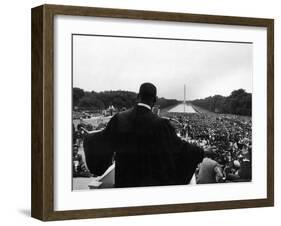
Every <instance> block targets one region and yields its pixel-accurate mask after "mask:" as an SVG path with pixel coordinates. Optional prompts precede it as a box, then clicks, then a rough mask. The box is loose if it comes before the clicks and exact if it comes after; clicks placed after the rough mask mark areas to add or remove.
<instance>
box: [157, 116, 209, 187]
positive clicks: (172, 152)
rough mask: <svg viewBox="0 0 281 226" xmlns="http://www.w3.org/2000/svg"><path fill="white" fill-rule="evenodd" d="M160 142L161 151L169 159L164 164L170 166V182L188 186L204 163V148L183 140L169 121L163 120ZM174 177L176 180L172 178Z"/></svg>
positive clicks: (159, 133) (159, 135)
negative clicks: (198, 167)
mask: <svg viewBox="0 0 281 226" xmlns="http://www.w3.org/2000/svg"><path fill="white" fill-rule="evenodd" d="M156 139H158V142H159V143H160V147H159V148H160V149H161V151H162V152H163V153H164V155H166V156H167V158H169V159H163V161H165V162H166V163H165V162H163V165H164V164H170V166H169V168H167V169H168V170H169V171H171V172H170V173H169V172H167V173H169V174H170V177H171V179H170V181H174V183H175V184H188V183H189V182H190V180H191V178H192V176H193V174H194V172H195V170H196V167H197V165H198V164H199V163H200V162H202V160H203V156H204V151H203V149H202V148H200V147H198V146H196V145H192V144H189V143H188V142H186V141H183V140H181V139H180V138H179V137H178V136H177V134H176V132H175V129H174V128H173V127H172V126H171V124H170V122H169V121H168V120H162V122H161V126H160V129H158V138H156ZM172 177H174V179H173V178H172Z"/></svg>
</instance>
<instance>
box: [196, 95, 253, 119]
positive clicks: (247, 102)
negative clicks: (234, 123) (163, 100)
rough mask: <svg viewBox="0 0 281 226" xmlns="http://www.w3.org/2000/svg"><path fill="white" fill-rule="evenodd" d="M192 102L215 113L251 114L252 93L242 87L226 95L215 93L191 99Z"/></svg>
mask: <svg viewBox="0 0 281 226" xmlns="http://www.w3.org/2000/svg"><path fill="white" fill-rule="evenodd" d="M192 104H194V105H197V106H199V107H202V108H204V109H206V110H209V111H212V112H217V113H225V114H235V115H246V116H251V115H252V94H251V93H247V92H246V91H245V90H244V89H238V90H234V91H232V92H231V94H230V95H229V96H227V97H225V96H221V95H215V96H210V97H207V98H204V99H197V100H193V101H192Z"/></svg>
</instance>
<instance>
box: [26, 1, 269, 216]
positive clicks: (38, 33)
mask: <svg viewBox="0 0 281 226" xmlns="http://www.w3.org/2000/svg"><path fill="white" fill-rule="evenodd" d="M55 15H71V16H88V17H105V18H123V19H139V20H155V21H167V22H168V21H170V22H171V21H174V22H183V23H184V22H189V23H190V22H192V23H206V24H223V25H240V26H254V27H264V28H266V29H267V198H264V199H249V200H238V201H219V202H202V203H179V204H168V205H153V206H136V207H122V208H99V209H77V210H69V211H55V210H54V137H53V136H54V110H55V109H54V16H55ZM31 23H32V29H31V36H32V41H31V42H32V43H31V53H32V56H31V61H32V75H31V76H32V92H31V96H32V125H31V126H32V127H31V128H32V139H31V142H32V150H31V151H32V157H31V158H32V159H31V162H32V166H31V174H32V175H31V216H32V217H34V218H37V219H40V220H43V221H50V220H66V219H82V218H98V217H114V216H129V215H143V214H160V213H175V212H188V211H203V210H204V211H206V210H219V209H235V208H250V207H265V206H273V205H274V20H273V19H263V18H248V17H231V16H217V15H216V16H215V15H202V14H187V13H170V12H154V11H139V10H127V9H110V8H94V7H78V6H63V5H41V6H38V7H35V8H33V9H32V21H31Z"/></svg>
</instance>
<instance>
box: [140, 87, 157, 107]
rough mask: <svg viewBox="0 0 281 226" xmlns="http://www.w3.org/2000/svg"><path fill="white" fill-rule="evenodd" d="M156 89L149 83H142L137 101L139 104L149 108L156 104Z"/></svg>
mask: <svg viewBox="0 0 281 226" xmlns="http://www.w3.org/2000/svg"><path fill="white" fill-rule="evenodd" d="M156 93H157V89H156V87H155V86H154V85H153V84H151V83H148V82H147V83H143V84H142V85H141V86H140V90H139V94H138V99H139V101H140V102H141V103H144V104H148V105H149V106H151V107H152V106H153V105H154V104H155V102H156Z"/></svg>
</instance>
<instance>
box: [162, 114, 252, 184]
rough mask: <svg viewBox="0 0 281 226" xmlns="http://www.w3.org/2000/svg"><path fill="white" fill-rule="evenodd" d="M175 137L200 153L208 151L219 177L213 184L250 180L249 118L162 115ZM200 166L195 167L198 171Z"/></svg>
mask: <svg viewBox="0 0 281 226" xmlns="http://www.w3.org/2000/svg"><path fill="white" fill-rule="evenodd" d="M165 116H166V117H168V118H170V119H171V120H172V121H177V122H178V123H173V124H174V125H175V127H176V131H177V133H178V135H179V136H180V137H181V138H182V139H184V140H186V141H188V142H190V143H195V144H197V145H199V146H201V147H202V148H204V150H207V149H210V148H211V149H212V150H213V151H214V155H213V156H211V159H212V160H213V161H215V162H217V163H218V164H217V165H218V166H219V168H220V174H221V178H219V179H218V181H216V182H229V181H250V180H251V178H252V175H251V174H252V172H251V171H252V167H251V165H252V164H251V160H252V121H251V118H250V117H242V116H235V115H223V114H220V115H218V114H213V115H212V114H202V113H201V114H184V113H166V114H165ZM199 170H200V167H199V168H198V171H197V172H199Z"/></svg>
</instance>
